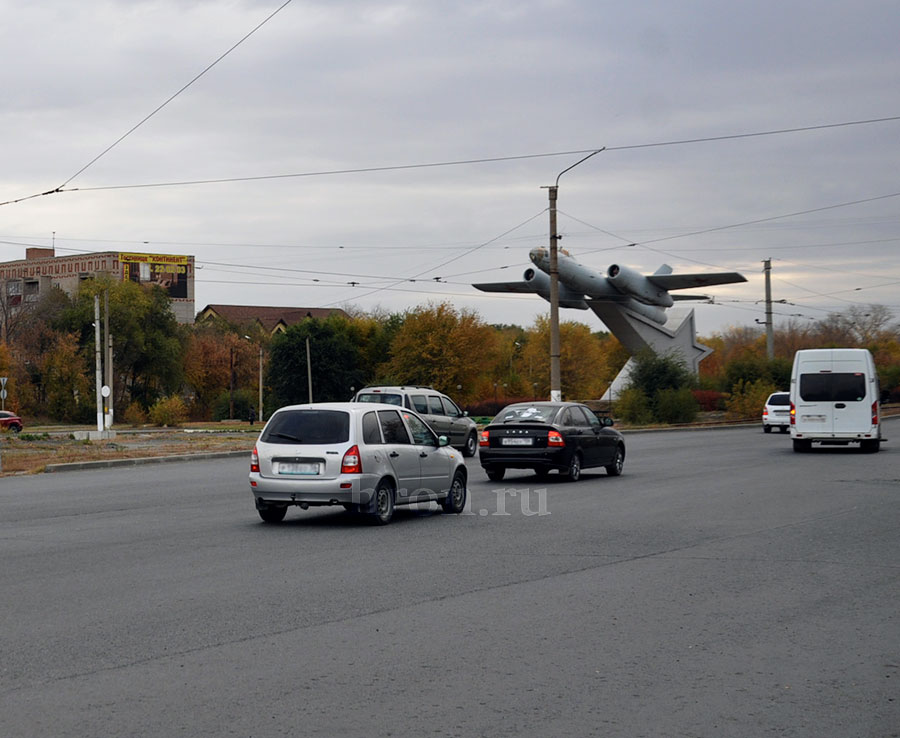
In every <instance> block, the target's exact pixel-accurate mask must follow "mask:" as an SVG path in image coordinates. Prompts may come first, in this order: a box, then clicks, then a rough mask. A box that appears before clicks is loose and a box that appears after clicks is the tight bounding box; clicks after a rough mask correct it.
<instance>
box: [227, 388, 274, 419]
mask: <svg viewBox="0 0 900 738" xmlns="http://www.w3.org/2000/svg"><path fill="white" fill-rule="evenodd" d="M257 397H258V395H257V394H256V392H254V391H253V390H248V389H239V390H235V391H234V418H233V419H234V420H247V418H248V417H249V415H250V408H251V407H252V408H254V409H255V410H256V417H259V408H258V407H256V404H257V402H258V400H257ZM230 409H231V392H230V391H229V390H225V391H224V392H222V393H221V394H220V395H219V396H218V397H217V398H216V400H215V402H214V403H213V408H212V417H213V420H231V418H229V417H228V416H229V414H230V412H229V411H230ZM272 412H274V411H272Z"/></svg>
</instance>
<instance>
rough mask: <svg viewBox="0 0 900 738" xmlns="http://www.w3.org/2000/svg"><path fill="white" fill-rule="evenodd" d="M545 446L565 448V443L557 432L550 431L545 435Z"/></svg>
mask: <svg viewBox="0 0 900 738" xmlns="http://www.w3.org/2000/svg"><path fill="white" fill-rule="evenodd" d="M547 445H548V446H565V445H566V441H565V439H564V438H563V437H562V435H561V434H560V432H559V431H557V430H552V431H550V432H549V433H547Z"/></svg>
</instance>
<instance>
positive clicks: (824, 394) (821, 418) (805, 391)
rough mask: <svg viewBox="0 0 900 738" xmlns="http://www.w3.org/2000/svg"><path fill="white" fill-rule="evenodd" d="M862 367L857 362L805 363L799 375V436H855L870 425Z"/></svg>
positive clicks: (797, 425) (826, 361)
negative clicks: (816, 434)
mask: <svg viewBox="0 0 900 738" xmlns="http://www.w3.org/2000/svg"><path fill="white" fill-rule="evenodd" d="M864 370H865V366H864V365H863V364H862V362H859V361H852V360H851V361H832V360H818V361H815V362H806V363H804V365H803V367H802V373H801V374H800V379H799V382H800V386H799V388H798V396H799V400H800V401H799V402H798V403H797V408H796V413H797V414H796V420H795V422H796V427H797V431H798V432H800V433H826V434H835V435H843V434H855V433H858V432H859V431H860V429H862V428H866V427H868V426H869V425H870V424H871V418H870V416H869V412H870V410H869V407H868V403H867V402H866V389H867V388H866V373H865V371H864Z"/></svg>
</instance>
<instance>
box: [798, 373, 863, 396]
mask: <svg viewBox="0 0 900 738" xmlns="http://www.w3.org/2000/svg"><path fill="white" fill-rule="evenodd" d="M865 397H866V377H865V375H864V374H862V373H860V372H855V373H853V374H850V373H833V374H832V373H829V374H801V375H800V399H801V400H803V401H804V402H862V401H863V400H864V399H865Z"/></svg>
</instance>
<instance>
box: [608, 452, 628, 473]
mask: <svg viewBox="0 0 900 738" xmlns="http://www.w3.org/2000/svg"><path fill="white" fill-rule="evenodd" d="M624 467H625V449H624V448H622V447H621V446H616V455H615V457H614V458H613V462H612V464H609V465H608V466H607V467H606V473H607V474H609V476H611V477H617V476H619V475H620V474H621V473H622V469H623V468H624Z"/></svg>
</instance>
